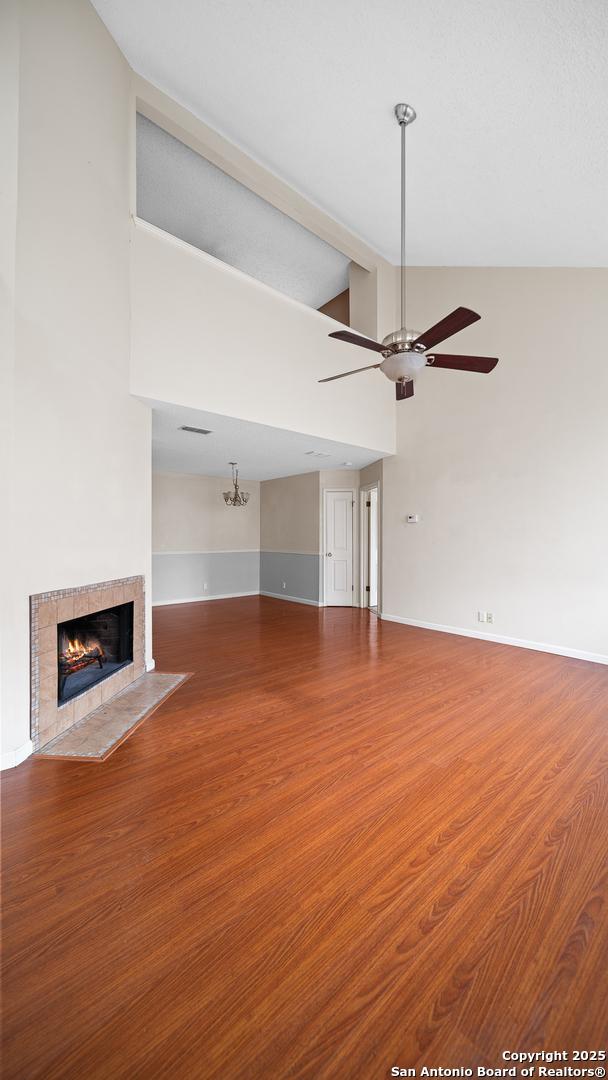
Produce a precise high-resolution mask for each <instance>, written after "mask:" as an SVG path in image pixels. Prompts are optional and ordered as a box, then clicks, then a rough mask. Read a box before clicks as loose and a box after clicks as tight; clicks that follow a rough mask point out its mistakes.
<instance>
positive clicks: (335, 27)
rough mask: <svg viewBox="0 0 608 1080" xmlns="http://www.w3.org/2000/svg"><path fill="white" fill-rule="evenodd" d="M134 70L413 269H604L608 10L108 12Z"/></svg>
mask: <svg viewBox="0 0 608 1080" xmlns="http://www.w3.org/2000/svg"><path fill="white" fill-rule="evenodd" d="M93 2H94V4H95V7H96V8H97V11H98V12H99V14H100V15H101V17H102V19H103V20H104V21H105V23H106V25H107V26H108V28H109V30H110V32H111V33H112V34H113V36H114V37H115V39H116V41H117V42H118V44H119V45H120V47H121V48H122V49H123V51H124V52H125V54H126V56H127V58H128V59H129V61H130V63H131V64H132V66H133V67H134V68H135V69H136V70H137V71H138V72H139V73H140V74H142V75H143V76H144V77H146V78H147V79H149V80H150V81H151V82H153V83H155V84H156V85H157V86H159V87H161V88H162V89H163V90H165V91H166V92H167V93H168V94H170V95H171V96H172V97H174V98H175V99H177V100H178V101H179V102H180V103H182V104H183V105H185V106H186V107H188V108H189V109H191V110H192V112H194V113H195V114H197V115H198V116H199V117H201V118H202V119H203V120H205V121H206V122H207V123H209V124H210V125H212V126H213V127H215V128H216V129H217V130H218V131H220V132H221V133H222V134H224V135H226V136H227V137H228V138H229V139H231V140H232V141H233V142H235V143H236V144H238V145H239V146H241V147H242V148H243V149H245V150H246V151H248V152H249V153H251V154H252V155H253V156H254V157H255V158H257V159H258V160H259V161H261V162H262V163H263V164H265V165H266V166H267V167H269V168H270V169H272V170H273V171H274V172H275V173H276V174H277V175H279V176H280V177H282V178H283V179H284V180H286V181H288V182H289V183H291V184H292V185H293V186H294V187H296V188H297V189H298V190H300V191H301V192H303V193H304V194H305V195H307V196H308V197H309V198H310V199H312V200H313V201H314V202H315V203H317V204H318V205H319V206H321V207H322V208H323V209H324V210H325V211H327V212H328V213H329V214H331V215H332V216H333V217H334V218H336V219H337V220H338V221H341V222H343V223H344V224H345V225H347V226H348V227H350V228H351V230H353V231H354V232H356V233H358V234H359V235H360V236H362V237H363V238H364V239H365V240H366V241H367V242H368V243H369V244H370V245H371V246H372V247H374V248H375V249H376V250H378V251H380V252H381V253H382V254H384V255H385V256H387V257H388V258H390V259H391V261H393V262H395V263H397V262H398V261H399V249H398V229H399V206H398V195H399V136H398V128H397V127H396V124H395V122H394V120H393V117H392V107H393V105H394V104H395V102H397V101H409V102H411V103H412V104H413V105H414V106H415V107H416V109H417V110H418V116H419V119H418V120H417V121H416V123H415V124H414V125H413V127H411V128H410V135H409V160H410V165H409V177H410V195H409V222H410V224H409V230H408V232H409V235H408V261H409V262H410V264H411V265H471V266H475V265H482V266H483V265H488V266H492V265H494V266H496V265H505V266H510V265H522V266H523V265H536V266H547V265H549V266H556V265H557V266H584V265H585V266H596V265H604V264H605V263H606V257H607V252H608V211H607V205H608V200H607V199H606V180H607V175H608V140H607V139H606V135H605V118H606V109H607V106H608V86H607V77H608V76H607V73H608V64H607V63H606V56H607V55H608V4H606V2H605V0H484V2H483V3H480V0H376V2H375V3H373V4H372V3H370V2H369V0H331V2H329V3H328V2H327V0H306V2H305V3H302V0H257V2H256V3H251V2H250V0H205V2H204V3H201V2H200V0H180V3H179V4H175V3H170V2H169V0H129V2H128V3H125V2H124V0H93Z"/></svg>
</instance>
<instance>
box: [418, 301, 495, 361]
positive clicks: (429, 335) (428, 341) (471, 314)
mask: <svg viewBox="0 0 608 1080" xmlns="http://www.w3.org/2000/svg"><path fill="white" fill-rule="evenodd" d="M478 319H481V315H478V314H477V312H476V311H471V310H470V308H466V307H457V308H456V309H455V311H452V313H451V314H450V315H446V317H445V319H441V321H440V322H438V323H435V325H434V326H431V327H430V328H429V329H428V330H425V331H424V334H421V335H420V337H418V338H416V340H415V341H413V342H412V345H423V346H424V351H425V352H426V350H427V349H432V348H433V345H438V344H439V342H440V341H445V339H446V338H449V337H451V336H452V334H457V333H458V331H459V330H464V328H465V326H470V325H471V323H474V322H477V320H478Z"/></svg>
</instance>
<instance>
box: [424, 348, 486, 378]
mask: <svg viewBox="0 0 608 1080" xmlns="http://www.w3.org/2000/svg"><path fill="white" fill-rule="evenodd" d="M426 362H427V366H428V367H442V368H452V370H453V371H480V372H481V373H482V374H483V375H489V373H490V372H491V371H494V368H495V367H496V365H497V363H498V358H497V357H496V356H452V354H451V353H429V355H428V356H427V358H426Z"/></svg>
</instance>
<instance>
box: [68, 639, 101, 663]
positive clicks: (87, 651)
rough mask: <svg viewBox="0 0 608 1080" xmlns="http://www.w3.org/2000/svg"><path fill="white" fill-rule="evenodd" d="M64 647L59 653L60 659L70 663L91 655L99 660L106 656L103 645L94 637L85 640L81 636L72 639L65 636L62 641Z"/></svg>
mask: <svg viewBox="0 0 608 1080" xmlns="http://www.w3.org/2000/svg"><path fill="white" fill-rule="evenodd" d="M62 645H63V648H62V651H61V652H60V654H59V658H60V660H65V661H67V662H68V663H75V662H77V661H78V660H86V659H88V658H89V657H90V658H91V659H94V660H97V659H102V658H104V657H105V653H104V651H103V648H102V646H101V645H100V643H99V641H96V640H95V639H94V638H87V639H86V641H85V642H83V641H81V640H80V638H74V640H73V641H72V640H71V639H69V638H67V637H66V638H64V640H63V642H62Z"/></svg>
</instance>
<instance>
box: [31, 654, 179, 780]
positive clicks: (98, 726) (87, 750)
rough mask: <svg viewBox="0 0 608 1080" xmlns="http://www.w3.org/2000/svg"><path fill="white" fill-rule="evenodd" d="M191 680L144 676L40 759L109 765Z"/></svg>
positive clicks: (52, 744)
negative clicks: (127, 741) (128, 739)
mask: <svg viewBox="0 0 608 1080" xmlns="http://www.w3.org/2000/svg"><path fill="white" fill-rule="evenodd" d="M188 678H189V675H188V674H179V675H178V674H174V673H171V672H160V671H151V672H148V673H147V674H146V675H142V676H141V677H140V678H139V679H136V680H135V682H132V683H131V685H130V686H128V687H127V688H126V689H125V690H122V691H121V692H120V693H118V694H116V695H115V696H114V697H113V698H112V699H111V701H108V702H107V704H105V705H101V706H100V707H99V708H98V709H95V710H94V711H93V712H92V713H90V714H89V715H88V716H86V717H85V718H84V720H81V721H80V722H79V723H77V724H73V725H72V727H71V728H69V729H68V730H67V731H65V732H63V733H62V734H61V735H58V736H57V737H56V738H55V739H52V740H51V742H48V743H46V745H45V746H43V747H42V748H41V749H40V750H38V752H37V754H36V756H37V757H49V758H72V759H76V760H77V761H105V759H106V758H107V757H109V755H110V754H111V753H112V751H113V750H116V748H117V747H118V746H120V744H121V743H122V742H124V740H125V738H126V737H127V736H128V735H130V734H131V733H132V732H133V731H134V730H135V728H137V727H139V725H140V724H141V723H142V722H143V721H144V720H145V719H146V718H147V717H148V716H150V714H151V713H152V712H154V710H155V709H157V708H158V707H159V705H162V703H163V701H165V700H166V698H168V697H169V696H170V694H172V693H173V692H174V690H177V689H178V687H179V686H181V684H182V683H183V682H184V681H185V680H186V679H188Z"/></svg>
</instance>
